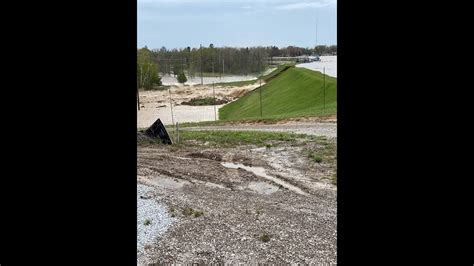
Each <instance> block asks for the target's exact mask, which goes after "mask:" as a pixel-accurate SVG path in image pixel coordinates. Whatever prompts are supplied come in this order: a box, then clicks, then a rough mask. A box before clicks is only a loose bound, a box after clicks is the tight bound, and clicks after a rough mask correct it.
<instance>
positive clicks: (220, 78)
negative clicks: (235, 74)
mask: <svg viewBox="0 0 474 266" xmlns="http://www.w3.org/2000/svg"><path fill="white" fill-rule="evenodd" d="M220 62H221V53H220V52H219V60H218V61H217V68H219V63H220ZM219 72H220V73H219V74H220V77H219V80H222V72H221V71H219Z"/></svg>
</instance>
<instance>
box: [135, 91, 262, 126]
mask: <svg viewBox="0 0 474 266" xmlns="http://www.w3.org/2000/svg"><path fill="white" fill-rule="evenodd" d="M256 87H258V84H254V85H247V86H241V87H224V86H215V88H214V89H215V93H216V97H217V98H218V99H220V98H223V97H226V98H230V99H233V100H235V99H237V98H238V97H240V96H242V95H244V94H245V93H246V92H248V91H251V90H253V89H255V88H256ZM170 90H171V99H172V103H173V122H174V123H176V122H179V123H183V122H200V121H213V120H214V119H215V116H214V106H189V105H180V104H181V103H182V102H184V101H189V100H191V99H192V98H197V97H200V98H201V97H213V91H212V85H211V86H209V85H204V86H194V85H189V86H188V85H181V84H180V85H176V86H172V87H171V89H170ZM140 106H141V107H140V110H138V111H137V127H138V128H147V127H149V126H150V125H151V124H153V122H155V121H156V119H158V118H160V119H161V121H162V122H163V123H164V124H171V123H172V119H171V108H170V93H169V91H168V90H165V91H140ZM222 106H223V105H217V106H216V113H217V110H218V109H219V108H220V107H222Z"/></svg>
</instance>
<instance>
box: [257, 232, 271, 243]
mask: <svg viewBox="0 0 474 266" xmlns="http://www.w3.org/2000/svg"><path fill="white" fill-rule="evenodd" d="M258 239H260V241H262V242H268V241H270V236H269V235H267V234H263V235H261V236H260V237H259V238H258Z"/></svg>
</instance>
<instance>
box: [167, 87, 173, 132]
mask: <svg viewBox="0 0 474 266" xmlns="http://www.w3.org/2000/svg"><path fill="white" fill-rule="evenodd" d="M168 92H169V93H170V108H171V124H172V125H174V118H173V101H172V100H171V88H168Z"/></svg>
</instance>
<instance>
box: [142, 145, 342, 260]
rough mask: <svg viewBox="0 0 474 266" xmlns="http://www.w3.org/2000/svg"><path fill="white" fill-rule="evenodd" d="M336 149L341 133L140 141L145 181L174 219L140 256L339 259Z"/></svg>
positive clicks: (170, 258) (198, 258) (207, 258)
mask: <svg viewBox="0 0 474 266" xmlns="http://www.w3.org/2000/svg"><path fill="white" fill-rule="evenodd" d="M335 147H336V140H335V139H334V138H318V139H317V140H315V139H311V140H308V139H298V140H297V141H294V142H272V144H271V145H269V144H264V145H261V146H249V145H242V146H236V147H228V148H218V147H211V146H209V145H206V143H199V142H190V143H186V144H184V145H183V144H181V145H172V146H166V145H159V144H149V143H139V145H138V177H137V180H138V183H139V184H143V185H146V186H149V187H151V188H153V190H154V194H153V197H154V198H155V199H156V201H157V202H158V203H159V204H162V205H163V206H165V207H166V208H167V210H168V215H169V216H170V217H173V221H174V222H173V224H171V225H170V226H169V227H168V228H167V230H166V232H164V233H162V234H161V235H160V236H159V237H158V238H156V239H155V241H154V242H152V243H149V244H148V245H146V249H145V250H144V251H143V253H142V252H140V258H139V261H140V262H141V263H179V264H181V263H204V264H207V263H232V264H234V263H244V264H255V263H302V264H314V263H336V256H337V254H336V239H337V229H336V227H337V221H336V215H337V208H336V196H337V189H336V186H335V183H334V178H335V173H336V153H335ZM315 154H317V155H318V156H317V157H320V158H322V161H320V160H315ZM138 253H139V252H138V250H137V254H138Z"/></svg>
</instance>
